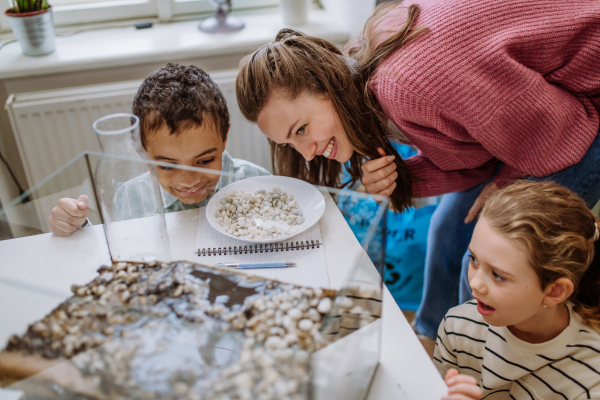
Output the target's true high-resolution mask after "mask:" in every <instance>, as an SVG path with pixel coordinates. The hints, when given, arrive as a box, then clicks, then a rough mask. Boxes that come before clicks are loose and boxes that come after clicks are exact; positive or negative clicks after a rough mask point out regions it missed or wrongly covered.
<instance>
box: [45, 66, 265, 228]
mask: <svg viewBox="0 0 600 400" xmlns="http://www.w3.org/2000/svg"><path fill="white" fill-rule="evenodd" d="M133 113H134V114H135V115H137V116H138V117H139V118H140V134H141V139H142V145H143V147H144V149H146V151H147V152H148V155H149V156H150V158H151V159H152V160H156V161H164V162H168V163H171V164H178V165H186V166H191V167H201V168H206V169H212V170H215V174H206V173H201V172H197V171H186V170H178V169H172V168H167V167H158V180H159V182H160V185H161V192H162V197H163V204H164V209H165V212H173V211H181V210H187V209H191V208H198V207H201V206H204V205H206V204H207V203H208V200H209V199H210V197H211V196H212V195H213V194H214V193H215V192H216V191H218V190H219V189H221V188H223V187H225V186H227V185H229V184H230V183H232V182H235V181H238V180H241V179H245V178H249V177H252V176H259V175H269V172H268V171H267V170H266V169H264V168H262V167H259V166H257V165H255V164H252V163H250V162H248V161H244V160H239V159H235V158H231V156H230V155H229V154H228V153H227V152H226V151H225V144H226V143H227V133H228V132H229V126H230V123H229V111H228V110H227V103H226V102H225V98H224V97H223V94H222V93H221V91H220V90H219V88H218V87H217V85H216V84H215V83H214V82H213V81H212V80H211V79H210V77H209V76H208V74H206V73H205V72H204V71H202V70H201V69H199V68H197V67H194V66H193V65H178V64H175V63H169V64H167V66H166V67H164V68H161V69H159V70H157V71H154V72H153V73H152V74H150V75H149V76H148V77H147V78H146V79H144V82H142V85H141V86H140V88H139V89H138V92H137V94H136V95H135V98H134V100H133ZM220 171H224V172H227V173H229V175H223V176H221V175H218V173H219V172H220ZM151 187H152V186H151V181H150V176H149V174H146V175H142V176H140V177H139V178H136V179H133V180H131V181H129V182H126V183H125V184H124V185H123V186H121V187H120V188H119V189H118V191H117V194H116V196H115V199H114V205H115V218H116V219H117V220H124V219H132V218H140V217H144V216H145V210H152V209H153V207H145V206H144V202H145V201H146V202H147V201H152V199H151V196H150V192H149V190H151V189H150V188H151ZM88 212H89V199H88V198H87V196H85V195H83V196H80V197H79V198H78V199H77V200H75V199H68V198H64V199H60V200H59V201H58V205H57V206H56V207H54V208H53V209H52V212H51V215H50V217H49V218H48V220H49V221H50V230H51V231H52V232H53V233H54V234H56V235H59V236H69V235H71V234H72V233H73V232H75V231H76V230H77V229H79V228H80V227H83V226H85V225H86V224H87V220H86V217H87V214H88Z"/></svg>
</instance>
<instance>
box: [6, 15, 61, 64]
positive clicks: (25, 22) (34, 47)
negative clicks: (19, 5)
mask: <svg viewBox="0 0 600 400" xmlns="http://www.w3.org/2000/svg"><path fill="white" fill-rule="evenodd" d="M10 11H12V9H8V10H6V11H4V15H6V17H7V18H8V22H9V23H10V27H11V28H12V31H13V33H14V34H15V36H16V37H17V40H18V41H19V44H20V45H21V50H22V51H23V54H25V55H27V56H41V55H44V54H49V53H52V52H53V51H54V48H55V47H54V20H53V18H52V7H50V8H48V9H46V10H42V11H33V12H28V13H12V12H10Z"/></svg>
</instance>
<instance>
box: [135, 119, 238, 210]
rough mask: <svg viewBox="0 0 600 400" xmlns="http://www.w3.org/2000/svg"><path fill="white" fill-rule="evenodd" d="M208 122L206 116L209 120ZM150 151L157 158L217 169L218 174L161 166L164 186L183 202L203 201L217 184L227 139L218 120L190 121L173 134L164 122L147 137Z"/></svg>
mask: <svg viewBox="0 0 600 400" xmlns="http://www.w3.org/2000/svg"><path fill="white" fill-rule="evenodd" d="M205 121H206V119H205ZM146 139H147V140H146V142H147V143H146V150H147V151H148V154H149V155H150V157H151V158H152V159H153V160H156V161H164V162H168V163H172V164H178V165H187V166H190V167H200V168H206V169H212V170H215V172H216V174H206V173H202V172H196V171H186V170H179V169H172V168H168V167H160V166H159V167H158V180H159V181H160V184H161V186H162V187H163V188H164V189H165V190H166V191H167V192H169V193H171V194H172V195H173V196H175V197H177V198H178V199H179V200H180V201H181V202H182V203H185V204H193V203H199V202H201V201H202V200H204V199H205V198H206V196H208V194H209V193H210V192H211V191H212V189H213V188H214V187H215V185H216V184H217V182H218V181H219V178H220V177H221V176H220V175H219V174H218V173H219V172H220V171H221V168H222V158H223V151H225V144H226V143H227V139H225V140H223V139H222V138H221V134H220V133H219V132H218V130H217V128H216V127H215V124H214V123H210V122H208V121H207V123H204V124H202V126H198V125H196V124H190V125H188V126H187V127H186V128H182V129H180V130H179V132H178V133H177V134H171V133H170V132H169V128H168V127H167V125H166V124H164V125H163V126H162V127H161V128H160V129H158V130H157V131H155V132H152V133H150V134H149V135H148V136H147V138H146Z"/></svg>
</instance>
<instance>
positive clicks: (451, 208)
mask: <svg viewBox="0 0 600 400" xmlns="http://www.w3.org/2000/svg"><path fill="white" fill-rule="evenodd" d="M527 179H529V180H533V181H554V182H556V183H558V184H560V185H562V186H564V187H566V188H568V189H570V190H571V191H573V192H575V193H577V194H578V195H579V196H581V197H582V198H583V200H584V201H585V202H586V204H587V205H588V207H590V208H592V207H593V206H594V205H595V204H596V203H597V202H598V200H600V133H599V134H598V135H597V136H596V139H594V141H593V142H592V144H591V145H590V147H589V149H588V150H587V152H586V153H585V155H584V156H583V158H582V159H581V161H580V162H579V163H577V164H575V165H572V166H570V167H568V168H565V169H563V170H562V171H559V172H556V173H554V174H551V175H548V176H544V177H541V178H537V177H532V176H529V177H527ZM487 183H489V181H486V182H484V183H482V184H479V185H477V186H475V187H473V188H471V189H467V190H464V191H462V192H455V193H449V194H445V195H444V196H443V197H442V200H441V202H440V204H439V205H438V208H437V210H436V211H435V212H434V213H433V216H432V217H431V225H430V226H429V232H428V236H427V254H426V256H425V283H424V287H423V299H422V301H421V306H420V307H419V309H418V310H417V313H416V315H415V320H414V321H413V326H414V328H415V330H416V331H417V332H418V333H419V334H422V335H425V336H427V337H429V338H431V339H433V340H435V338H436V336H437V330H438V327H439V325H440V322H441V321H442V319H443V318H444V316H445V315H446V312H448V310H449V309H450V308H452V307H454V306H456V305H458V304H462V303H464V302H465V301H467V300H470V299H471V298H472V297H471V288H470V287H469V281H468V277H467V273H468V267H469V257H468V256H469V252H468V250H467V247H468V245H469V242H470V241H471V236H472V234H473V229H474V228H475V221H474V222H471V223H469V224H465V223H464V222H463V221H464V219H465V217H466V216H467V212H468V211H469V209H470V208H471V206H472V205H473V203H474V202H475V199H477V196H479V193H480V192H481V190H482V189H483V187H485V185H486V184H487ZM465 251H466V252H465Z"/></svg>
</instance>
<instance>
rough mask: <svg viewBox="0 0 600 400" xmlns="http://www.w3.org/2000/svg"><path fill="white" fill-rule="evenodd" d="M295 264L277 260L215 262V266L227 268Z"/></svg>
mask: <svg viewBox="0 0 600 400" xmlns="http://www.w3.org/2000/svg"><path fill="white" fill-rule="evenodd" d="M294 265H296V263H294V262H290V261H277V262H257V263H245V264H241V263H217V264H215V267H227V268H239V269H250V268H286V267H293V266H294Z"/></svg>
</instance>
